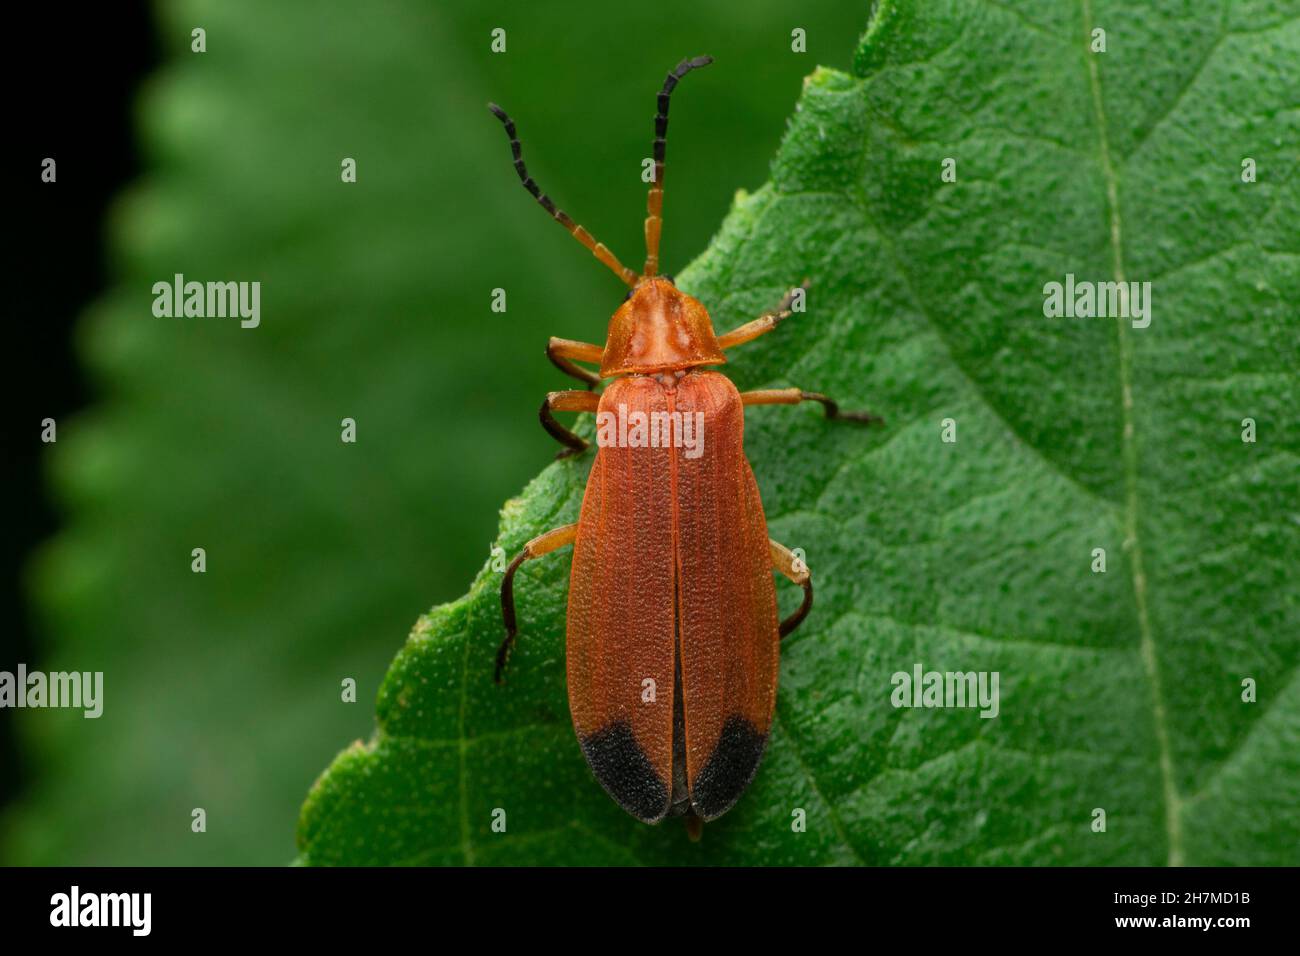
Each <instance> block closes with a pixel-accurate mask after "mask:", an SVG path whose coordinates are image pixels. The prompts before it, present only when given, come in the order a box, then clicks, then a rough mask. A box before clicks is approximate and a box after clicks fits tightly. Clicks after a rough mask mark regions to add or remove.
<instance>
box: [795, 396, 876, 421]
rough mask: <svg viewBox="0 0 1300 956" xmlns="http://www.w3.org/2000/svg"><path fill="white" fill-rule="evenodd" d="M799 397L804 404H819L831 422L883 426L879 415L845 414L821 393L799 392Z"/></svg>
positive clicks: (867, 413)
mask: <svg viewBox="0 0 1300 956" xmlns="http://www.w3.org/2000/svg"><path fill="white" fill-rule="evenodd" d="M800 397H801V398H802V399H803V400H804V401H805V402H820V403H821V406H822V408H823V409H824V410H825V412H826V417H827V418H829V419H831V420H839V421H846V422H861V423H862V424H863V425H883V424H885V420H884V419H883V418H881V417H880V416H879V415H874V414H872V413H871V412H846V411H843V410H841V409H840V405H839V402H837V401H835V399H833V398H828V397H827V396H825V395H823V394H822V393H821V392H801V393H800Z"/></svg>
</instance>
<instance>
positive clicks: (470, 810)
mask: <svg viewBox="0 0 1300 956" xmlns="http://www.w3.org/2000/svg"><path fill="white" fill-rule="evenodd" d="M1287 7H1288V4H1286V3H1284V2H1282V0H1272V2H1270V0H1257V2H1251V3H1236V4H1231V5H1226V4H1225V5H1224V6H1223V7H1222V9H1221V10H1218V9H1216V10H1215V11H1213V12H1212V13H1207V12H1205V11H1203V10H1200V9H1199V8H1196V9H1193V8H1191V7H1190V6H1188V5H1187V4H1184V3H1182V2H1175V0H1149V2H1145V3H1137V4H1135V3H1131V2H1127V3H1122V4H1121V3H1112V2H1104V0H1082V3H1079V2H1075V0H1054V2H1045V0H1033V2H1029V0H1021V2H1011V0H1000V2H993V0H978V2H976V0H945V2H933V3H913V2H906V0H881V2H880V3H879V4H878V6H877V10H876V13H875V15H874V18H873V20H872V23H871V26H870V27H869V29H868V31H867V33H866V36H865V38H864V40H863V42H862V44H861V46H860V47H859V49H858V51H857V54H856V56H855V59H854V72H853V75H851V76H850V75H845V74H842V73H839V72H834V71H830V70H819V71H817V72H816V73H814V74H813V75H812V77H810V79H809V81H808V83H807V85H806V88H805V93H804V96H803V99H802V101H801V103H800V105H799V107H798V110H797V112H796V115H795V117H794V120H793V123H792V125H791V128H790V129H789V131H788V133H787V134H786V137H785V140H784V142H783V144H782V146H781V149H780V152H779V153H778V155H777V158H776V161H775V163H774V165H773V168H772V180H771V182H770V183H769V184H768V185H767V186H765V187H763V188H762V189H761V190H759V191H758V192H757V193H755V194H754V195H752V196H749V197H742V198H740V199H738V201H737V203H736V206H735V208H734V209H733V210H732V212H731V213H730V215H729V216H728V217H727V219H726V221H725V223H724V225H723V228H722V231H721V233H720V234H719V235H718V237H717V238H716V239H715V241H714V242H713V244H712V246H711V247H710V249H709V251H708V252H707V253H706V254H705V255H704V256H703V257H702V258H701V259H700V260H699V261H697V262H696V263H695V264H694V265H693V266H692V267H691V268H690V269H689V270H687V271H686V272H685V273H684V274H682V275H681V277H680V279H679V282H680V284H681V285H683V286H684V287H685V288H686V289H688V290H689V291H690V292H691V293H692V294H694V295H696V296H698V297H699V298H700V299H702V300H703V301H704V302H705V303H706V304H708V305H709V306H710V307H711V308H712V309H713V311H714V320H715V325H716V326H717V327H718V328H719V329H726V328H730V327H732V326H733V325H735V324H738V323H739V322H741V321H743V320H745V319H748V318H750V317H752V316H754V315H757V314H758V313H759V312H761V311H762V310H763V309H764V308H766V307H768V306H769V305H770V304H771V303H773V302H775V301H776V300H777V299H778V298H779V296H780V294H781V292H782V290H783V289H784V288H785V287H787V286H788V285H790V284H791V283H792V282H794V281H797V279H798V278H799V277H801V276H804V275H810V276H811V277H812V278H813V290H814V291H813V294H812V295H811V297H810V308H809V311H808V313H807V314H806V315H803V316H800V317H799V318H798V319H797V320H792V321H790V322H788V323H786V324H784V325H782V327H781V328H780V330H779V331H778V332H776V333H774V334H772V335H770V336H768V337H766V338H764V339H762V340H760V341H758V342H755V343H753V344H751V345H749V346H746V347H744V348H742V349H740V350H737V352H736V353H735V361H734V364H732V365H731V366H729V371H730V373H731V374H732V375H733V377H734V378H735V379H736V381H737V382H738V384H740V385H741V387H756V386H761V385H768V386H776V385H791V384H794V385H799V386H801V387H804V388H810V389H817V390H821V391H825V392H828V393H830V394H833V395H835V396H836V397H838V398H840V399H841V401H843V402H845V403H846V404H848V405H852V406H859V407H870V408H872V409H874V410H876V411H878V412H881V413H883V414H884V415H885V417H886V419H887V420H888V422H889V426H888V428H887V429H886V430H884V431H876V432H870V433H867V432H863V431H861V430H852V429H847V428H837V427H835V426H834V425H833V424H831V423H827V422H825V421H824V420H822V418H821V417H820V416H819V415H818V414H817V412H816V411H815V410H813V409H809V408H797V409H788V408H785V409H783V408H772V409H759V410H755V411H754V412H753V413H752V414H751V415H750V416H749V420H748V434H747V436H746V438H747V441H746V445H747V450H748V452H749V456H750V458H751V461H752V462H753V463H754V467H755V470H756V473H757V475H758V479H759V484H760V486H761V488H762V490H763V494H764V501H765V504H766V508H767V513H768V516H769V522H770V525H771V528H772V534H773V536H774V537H776V538H778V539H779V540H782V541H784V542H786V543H788V544H790V545H791V546H800V547H803V548H805V549H806V551H807V554H808V561H809V564H810V566H811V567H812V570H813V574H814V577H815V578H816V580H817V586H818V599H817V607H816V608H815V609H814V612H813V616H812V617H811V618H810V619H809V621H808V622H806V623H805V625H804V626H803V628H802V629H801V630H800V632H799V633H798V634H797V635H796V636H795V637H794V638H792V639H791V640H790V641H788V642H787V645H788V646H786V647H785V648H784V656H783V664H782V673H781V690H780V697H779V702H778V706H777V719H776V723H775V727H774V731H773V735H772V740H771V743H770V745H769V751H768V754H767V757H766V758H765V762H764V764H763V766H762V768H761V769H760V771H759V775H758V778H757V780H756V782H755V784H754V785H753V787H752V788H751V790H750V792H749V793H748V794H746V795H745V796H744V797H743V798H742V800H741V802H740V804H739V805H738V806H737V807H736V808H735V809H734V810H733V811H731V812H730V813H729V814H728V815H726V816H725V817H723V818H722V819H721V820H720V821H718V822H717V823H715V824H711V825H710V826H709V827H707V828H706V833H705V835H704V839H703V841H702V842H701V843H700V844H698V845H691V844H689V843H688V842H687V840H686V837H685V834H684V832H682V828H681V827H680V826H671V825H670V826H661V827H656V828H652V827H646V826H643V825H642V824H640V823H638V822H636V821H634V820H633V819H631V818H630V817H628V816H627V815H625V814H624V813H623V812H622V811H621V810H619V809H618V808H617V807H616V806H615V805H614V804H613V803H612V802H610V801H609V800H608V799H607V798H606V796H605V795H604V793H603V792H602V790H601V788H600V787H599V786H598V785H597V784H596V783H595V781H594V780H593V779H592V777H591V775H590V773H589V772H588V770H587V768H586V766H585V764H584V763H583V760H582V757H581V756H580V753H579V749H578V746H577V744H576V742H575V740H574V739H573V733H572V729H571V725H570V722H569V717H568V713H567V704H566V700H565V692H564V670H563V657H564V647H563V634H564V622H563V613H564V595H565V586H566V578H567V564H568V562H567V559H566V558H565V557H562V556H560V557H552V558H547V559H544V560H540V561H537V562H530V563H529V564H528V565H526V566H525V568H524V570H523V571H522V572H521V574H520V576H519V578H518V579H517V582H516V595H517V598H518V606H519V613H520V618H521V621H522V632H521V637H520V643H519V646H518V648H517V651H516V653H515V655H514V657H513V658H512V661H511V672H510V677H511V679H510V681H509V683H508V684H507V685H506V686H504V687H496V686H494V685H493V683H492V679H491V676H492V658H493V651H494V649H495V647H496V645H497V643H498V641H499V640H500V638H501V634H502V631H501V624H500V612H499V606H498V603H497V589H498V587H499V583H500V575H499V574H498V573H495V572H493V571H492V570H491V569H490V568H485V569H484V570H483V571H482V572H481V573H480V575H479V577H478V579H477V580H476V581H475V583H474V585H473V587H472V589H471V590H470V592H469V594H468V595H467V596H465V597H464V598H462V599H460V600H458V601H455V602H453V603H451V604H449V605H445V606H442V607H438V608H435V610H434V611H433V612H431V613H430V614H429V615H427V616H426V617H424V618H422V619H421V620H420V621H419V622H418V623H417V625H416V627H415V629H414V631H413V633H412V635H411V637H410V639H409V641H408V642H407V644H406V646H405V648H403V650H402V651H401V652H400V653H399V654H398V656H397V659H396V661H395V662H394V663H393V665H392V667H391V669H390V670H389V673H388V677H387V679H386V680H385V682H384V685H383V688H382V690H381V692H380V696H379V704H378V719H379V728H378V732H377V734H376V735H375V737H374V738H373V739H372V740H371V742H370V743H368V744H364V745H363V744H357V745H355V746H354V747H352V748H350V749H349V750H347V751H345V752H344V753H343V754H342V755H340V756H339V757H338V759H337V760H336V761H335V762H334V764H333V766H331V767H330V768H329V770H328V771H327V772H326V773H325V774H324V776H323V777H322V778H321V779H320V781H318V783H317V784H316V786H315V787H314V789H313V790H312V792H311V794H310V796H309V798H308V800H307V802H306V805H305V806H304V808H303V814H302V818H301V822H300V826H299V847H300V850H301V861H302V862H308V863H317V864H339V863H342V864H359V863H483V864H495V863H514V864H520V863H554V864H583V863H609V864H621V863H679V864H680V863H687V862H699V863H739V864H774V863H907V864H922V863H929V864H956V863H981V864H996V863H1021V864H1041V863H1073V864H1089V863H1091V864H1162V863H1166V862H1169V863H1178V862H1184V863H1195V864H1244V863H1264V864H1282V863H1287V864H1292V865H1294V864H1296V863H1297V862H1300V853H1298V851H1297V847H1298V846H1300V840H1298V839H1297V836H1298V834H1297V826H1298V823H1297V817H1296V814H1295V807H1296V806H1297V803H1298V802H1300V746H1298V744H1300V680H1297V678H1296V674H1297V671H1296V663H1297V658H1298V657H1300V611H1298V607H1297V600H1296V589H1295V586H1294V582H1293V580H1292V576H1293V575H1294V573H1295V569H1296V568H1297V566H1300V560H1298V559H1300V513H1297V507H1298V504H1297V503H1298V502H1300V482H1298V477H1297V476H1298V475H1300V469H1297V467H1296V465H1297V450H1298V449H1297V444H1298V441H1300V439H1298V436H1297V433H1296V430H1295V429H1296V426H1295V414H1294V409H1295V403H1296V400H1297V397H1298V396H1297V394H1296V392H1297V383H1296V376H1295V370H1296V368H1297V367H1300V361H1298V356H1297V340H1298V338H1300V337H1297V334H1296V309H1295V302H1296V301H1298V299H1300V274H1298V270H1297V263H1298V262H1300V259H1298V253H1300V247H1298V245H1297V233H1296V230H1295V225H1294V224H1295V223H1296V222H1297V221H1300V199H1298V197H1297V191H1296V188H1295V183H1294V181H1293V180H1291V179H1289V178H1288V177H1290V176H1291V174H1292V173H1293V171H1294V169H1295V164H1296V159H1297V157H1296V144H1297V143H1300V113H1297V110H1296V104H1297V103H1298V102H1300V87H1298V84H1300V77H1298V76H1297V75H1296V74H1295V71H1294V70H1290V71H1288V69H1287V64H1292V63H1295V62H1296V61H1297V58H1298V57H1300V21H1297V20H1296V19H1295V18H1294V16H1293V15H1289V14H1288V13H1287V12H1286V11H1287ZM1095 27H1103V28H1105V29H1106V30H1107V31H1108V45H1107V50H1106V52H1105V53H1096V54H1094V53H1090V52H1089V44H1090V42H1091V38H1092V35H1093V30H1094V28H1095ZM693 79H694V77H693V78H692V80H693ZM696 92H697V91H692V95H696ZM678 142H679V143H680V139H679V140H678ZM949 157H951V158H955V159H956V161H957V171H958V179H957V181H956V182H953V183H949V182H944V181H942V180H941V176H940V172H941V169H942V166H943V161H944V160H945V159H946V158H949ZM1244 157H1251V158H1253V159H1254V160H1255V161H1256V163H1257V165H1258V170H1259V171H1260V173H1259V179H1258V182H1255V183H1244V182H1243V181H1242V180H1241V177H1240V173H1241V161H1242V159H1243V158H1244ZM686 178H687V177H686V176H685V175H683V174H682V172H681V170H680V167H679V168H678V173H677V175H676V176H673V177H670V184H671V183H672V182H680V181H682V180H683V179H686ZM514 199H515V201H516V202H517V203H519V204H520V205H524V203H525V199H524V197H521V196H515V197H514ZM672 208H673V207H672V205H671V195H670V220H669V221H670V222H671V209H672ZM1288 222H1289V223H1291V225H1290V226H1286V225H1285V224H1286V223H1288ZM520 267H522V265H521V266H520ZM1067 274H1074V275H1075V276H1076V277H1078V279H1080V280H1088V281H1112V280H1129V281H1138V282H1143V281H1149V282H1151V283H1152V284H1153V291H1152V298H1151V300H1150V302H1151V306H1152V313H1151V315H1152V322H1151V324H1150V326H1149V327H1147V328H1135V327H1133V326H1132V325H1130V324H1129V323H1128V322H1127V321H1125V320H1118V321H1117V320H1115V319H1110V318H1107V319H1097V318H1092V319H1084V318H1076V319H1064V318H1045V317H1044V311H1043V296H1044V284H1045V283H1046V282H1050V281H1064V280H1065V277H1066V275H1067ZM575 301H578V300H577V299H575ZM1245 418H1252V419H1254V420H1255V422H1256V423H1257V428H1258V441H1257V442H1255V443H1246V442H1243V440H1242V438H1241V432H1242V427H1243V419H1245ZM945 419H952V420H953V421H954V422H955V423H956V427H957V441H956V442H955V443H946V442H943V441H941V440H940V434H941V422H943V421H944V420H945ZM589 466H590V458H589V456H588V457H587V458H586V459H585V460H582V459H579V460H570V461H566V462H562V463H557V464H554V465H552V466H550V467H549V468H547V469H546V470H544V471H543V472H542V473H541V475H540V476H539V477H538V478H537V479H536V480H534V481H533V482H532V483H531V484H530V485H529V486H528V488H527V489H526V490H525V492H524V494H523V495H522V496H521V497H520V498H518V499H514V500H512V501H510V502H508V503H507V505H506V507H505V509H504V511H503V515H502V525H501V535H500V543H501V545H502V546H503V547H504V548H505V550H506V552H507V553H514V552H515V551H516V550H517V549H518V548H519V547H520V546H521V545H522V543H523V542H524V541H525V540H527V539H528V538H530V537H531V536H533V535H535V534H537V533H539V532H541V531H543V530H545V529H547V528H550V527H553V526H555V525H558V524H561V523H564V522H568V521H572V520H574V518H575V516H576V515H577V511H578V506H579V502H580V499H581V495H582V490H583V482H584V478H585V476H586V473H587V470H588V468H589ZM421 530H422V531H423V532H424V533H425V534H426V535H434V534H437V533H439V532H440V530H441V529H439V528H423V529H421ZM1095 548H1104V549H1105V551H1106V554H1107V567H1106V571H1105V573H1094V572H1093V571H1092V569H1091V565H1092V562H1093V549H1095ZM790 590H791V589H788V588H787V589H783V591H782V602H783V605H784V604H786V603H793V601H794V600H795V595H794V594H792V593H789V592H790ZM916 663H920V664H922V665H923V666H924V667H925V668H926V669H929V670H940V671H997V672H999V673H1000V675H1001V686H1000V690H1001V701H1000V714H999V716H998V718H997V719H992V720H982V719H980V718H979V717H978V716H977V714H976V713H975V712H974V711H972V710H961V709H948V710H942V709H940V710H906V709H895V708H893V707H891V706H890V703H889V700H890V692H891V690H892V685H891V675H892V674H893V673H894V672H896V671H907V672H910V671H911V670H912V668H913V665H914V664H916ZM1247 678H1250V679H1251V680H1253V681H1254V682H1255V683H1256V685H1257V687H1258V701H1257V702H1253V703H1250V702H1245V701H1243V681H1244V680H1246V679H1247ZM496 808H502V809H504V810H505V811H506V812H507V820H508V829H507V832H506V833H494V832H492V830H491V827H490V824H491V820H492V814H493V811H494V809H496ZM796 808H804V809H805V810H806V811H807V815H808V822H807V832H803V833H795V832H792V829H791V814H792V811H793V810H794V809H796ZM1097 808H1101V809H1104V810H1105V812H1106V821H1107V827H1106V830H1105V832H1104V833H1097V832H1093V830H1092V823H1093V820H1094V811H1095V809H1097Z"/></svg>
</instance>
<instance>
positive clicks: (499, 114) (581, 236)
mask: <svg viewBox="0 0 1300 956" xmlns="http://www.w3.org/2000/svg"><path fill="white" fill-rule="evenodd" d="M488 109H490V110H491V111H492V113H493V114H494V115H495V116H496V118H497V119H499V120H500V121H501V125H502V126H504V127H505V128H506V135H507V136H509V137H510V152H511V153H512V154H513V156H514V160H515V172H517V173H518V174H519V181H520V182H521V183H523V184H524V188H525V189H527V190H528V191H529V192H530V193H532V194H533V198H534V199H536V200H537V201H538V202H539V203H541V204H542V208H543V209H545V210H546V211H547V212H548V213H550V214H551V218H553V219H554V220H555V221H556V222H558V223H559V224H560V225H561V226H563V227H564V228H565V229H567V230H568V231H569V233H570V235H572V236H573V238H574V239H577V240H578V241H579V242H580V243H582V244H583V245H584V246H586V247H587V248H588V249H590V250H591V253H592V255H594V256H595V257H596V258H597V259H599V260H600V261H601V262H603V263H604V264H605V265H607V266H609V268H610V269H612V270H613V271H614V274H615V275H617V276H618V277H619V278H620V279H622V280H623V281H624V282H626V283H627V284H628V285H629V286H635V285H636V280H637V275H636V273H635V272H633V271H632V270H631V269H629V268H627V267H626V266H624V265H623V263H621V262H619V261H618V257H617V256H615V255H614V253H612V252H610V251H609V248H608V247H607V246H606V245H605V244H604V243H602V242H597V241H596V239H595V237H594V236H592V234H591V233H589V232H588V231H587V230H586V229H583V228H582V226H580V225H578V224H577V223H576V222H574V221H573V220H572V219H570V218H569V216H568V214H566V213H565V211H564V210H563V209H559V208H557V207H556V205H555V203H554V202H552V201H551V197H550V196H548V195H546V193H544V192H542V190H541V189H540V188H539V187H538V185H537V183H535V182H533V177H531V176H529V175H528V167H526V166H525V165H524V153H523V147H521V146H520V145H519V137H518V136H516V135H515V123H514V120H512V119H511V118H510V117H509V116H507V115H506V111H505V110H503V109H502V108H501V107H499V106H497V105H496V104H495V103H489V104H488Z"/></svg>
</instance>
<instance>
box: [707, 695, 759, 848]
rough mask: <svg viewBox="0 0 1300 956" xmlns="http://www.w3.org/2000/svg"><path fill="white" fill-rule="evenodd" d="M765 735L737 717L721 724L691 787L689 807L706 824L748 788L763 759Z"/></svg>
mask: <svg viewBox="0 0 1300 956" xmlns="http://www.w3.org/2000/svg"><path fill="white" fill-rule="evenodd" d="M766 746H767V734H762V733H759V731H758V728H756V727H755V726H754V725H753V724H751V723H750V722H749V721H748V720H746V719H745V718H744V717H741V716H740V715H739V714H733V715H732V716H730V717H728V718H727V722H726V723H725V724H723V725H722V733H721V734H719V735H718V745H717V746H716V747H714V748H713V753H712V754H711V755H710V756H709V759H708V762H707V763H705V765H704V768H703V769H702V770H701V771H700V772H699V775H698V776H697V777H696V778H695V783H694V786H692V787H691V806H692V807H693V808H694V810H695V812H696V813H697V814H699V816H700V817H701V819H703V820H704V821H705V822H707V821H709V820H713V819H716V818H717V817H720V816H722V814H724V813H726V812H727V811H728V810H730V809H731V808H732V807H733V806H734V805H735V803H736V801H737V800H739V799H740V795H741V794H742V793H744V792H745V790H746V788H748V787H749V784H750V781H752V780H753V779H754V774H755V773H757V772H758V763H759V761H760V760H762V759H763V750H764V749H765V748H766Z"/></svg>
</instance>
